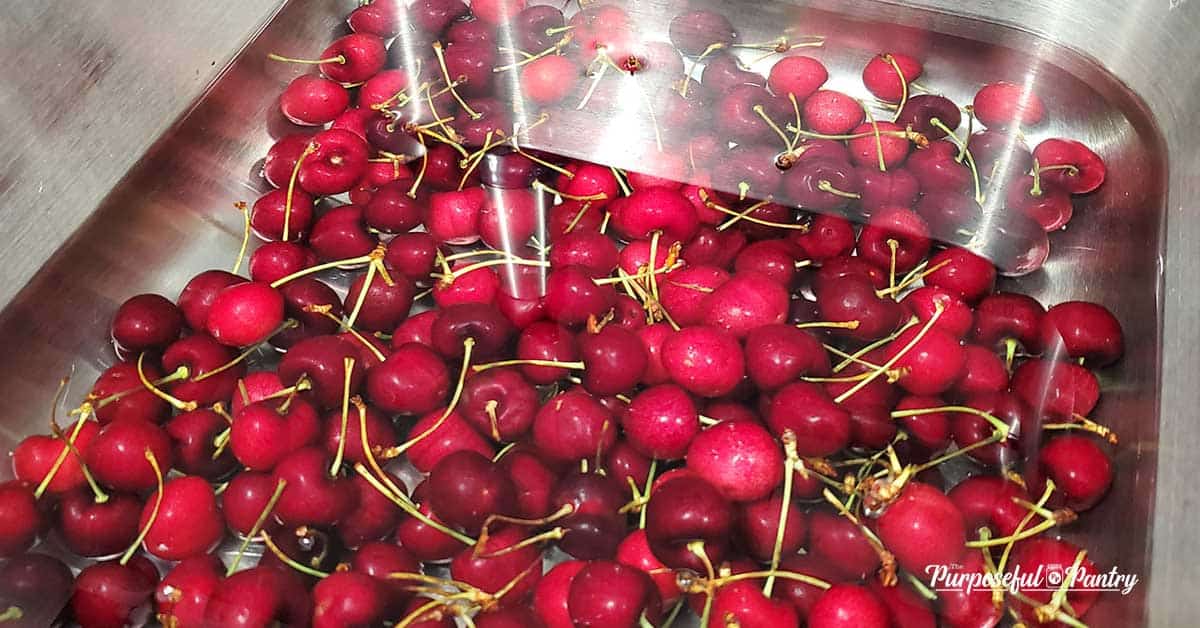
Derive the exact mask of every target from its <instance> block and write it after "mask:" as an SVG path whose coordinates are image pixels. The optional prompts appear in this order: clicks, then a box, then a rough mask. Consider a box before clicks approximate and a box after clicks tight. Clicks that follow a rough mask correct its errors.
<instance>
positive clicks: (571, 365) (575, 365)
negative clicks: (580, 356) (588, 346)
mask: <svg viewBox="0 0 1200 628" xmlns="http://www.w3.org/2000/svg"><path fill="white" fill-rule="evenodd" d="M520 365H528V366H545V367H548V368H561V369H571V370H576V371H582V370H583V369H584V363H583V362H582V361H580V362H561V361H559V360H500V361H498V362H488V363H486V364H476V365H474V366H472V367H471V370H472V371H474V372H476V373H479V372H481V371H487V370H491V369H495V368H503V367H506V366H520Z"/></svg>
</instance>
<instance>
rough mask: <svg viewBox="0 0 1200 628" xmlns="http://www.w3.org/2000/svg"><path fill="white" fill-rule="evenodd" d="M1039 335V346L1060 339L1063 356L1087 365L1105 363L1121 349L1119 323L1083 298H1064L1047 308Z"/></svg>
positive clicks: (1110, 313) (1099, 365)
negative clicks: (1063, 350)
mask: <svg viewBox="0 0 1200 628" xmlns="http://www.w3.org/2000/svg"><path fill="white" fill-rule="evenodd" d="M1040 335H1041V346H1043V347H1046V348H1049V347H1054V346H1057V344H1058V343H1059V342H1061V343H1062V345H1063V346H1064V347H1065V349H1066V351H1067V355H1069V356H1070V357H1072V358H1076V359H1078V358H1082V359H1083V360H1085V361H1086V362H1087V363H1088V364H1089V365H1091V366H1096V367H1102V366H1108V365H1109V364H1112V363H1113V362H1116V361H1117V360H1118V359H1120V357H1121V355H1122V354H1123V353H1124V352H1125V335H1124V332H1122V330H1121V323H1120V322H1119V321H1118V320H1117V318H1116V317H1115V316H1113V314H1112V312H1110V311H1109V310H1108V309H1107V308H1105V307H1104V306H1103V305H1099V304H1096V303H1089V302H1087V301H1067V302H1064V303H1059V304H1058V305H1055V306H1054V307H1052V308H1050V309H1049V310H1047V311H1046V315H1045V316H1043V317H1042V319H1041V334H1040Z"/></svg>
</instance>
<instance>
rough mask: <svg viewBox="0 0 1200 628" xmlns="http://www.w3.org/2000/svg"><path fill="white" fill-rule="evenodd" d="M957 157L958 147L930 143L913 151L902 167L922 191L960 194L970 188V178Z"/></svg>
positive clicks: (942, 143)
mask: <svg viewBox="0 0 1200 628" xmlns="http://www.w3.org/2000/svg"><path fill="white" fill-rule="evenodd" d="M957 156H958V146H956V145H954V144H952V143H950V142H948V141H945V142H932V143H931V144H929V146H927V147H925V148H920V149H918V150H916V151H913V153H912V154H911V155H909V157H908V161H906V162H905V163H904V167H905V169H907V170H908V171H910V172H912V173H913V175H914V176H915V177H916V178H917V181H919V182H920V184H921V189H922V190H926V191H929V192H937V191H946V192H958V193H962V192H965V191H966V190H967V188H969V187H970V186H971V184H972V176H971V171H970V170H969V169H968V168H967V166H965V165H963V164H962V163H959V162H958V161H957Z"/></svg>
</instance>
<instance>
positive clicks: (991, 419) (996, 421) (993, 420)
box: [891, 405, 1009, 438]
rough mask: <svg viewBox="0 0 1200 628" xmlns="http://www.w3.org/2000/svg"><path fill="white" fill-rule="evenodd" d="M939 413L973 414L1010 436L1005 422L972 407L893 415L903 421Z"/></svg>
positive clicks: (945, 407) (946, 407) (947, 407)
mask: <svg viewBox="0 0 1200 628" xmlns="http://www.w3.org/2000/svg"><path fill="white" fill-rule="evenodd" d="M939 412H962V413H965V414H973V415H975V416H977V417H979V418H981V419H983V420H985V421H987V422H988V423H991V424H992V427H993V428H995V429H996V431H997V432H999V433H1000V434H1001V435H1003V437H1004V438H1008V436H1009V426H1008V424H1006V423H1005V422H1004V421H1001V420H1000V419H998V418H996V417H995V416H994V415H992V414H989V413H987V412H984V411H983V410H980V409H978V408H972V407H971V406H953V405H951V406H938V407H936V408H914V409H912V410H895V411H893V412H892V413H891V416H892V418H893V419H902V418H905V417H910V416H922V415H925V414H936V413H939Z"/></svg>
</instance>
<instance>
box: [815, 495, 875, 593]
mask: <svg viewBox="0 0 1200 628" xmlns="http://www.w3.org/2000/svg"><path fill="white" fill-rule="evenodd" d="M808 549H809V552H810V553H811V554H812V555H813V557H814V558H815V559H816V560H817V562H820V563H822V564H823V565H826V566H828V567H829V568H830V569H832V570H833V571H835V572H837V573H839V574H841V575H842V576H843V577H845V578H852V579H859V578H864V577H867V575H868V574H871V573H872V572H874V571H875V570H876V569H878V568H879V554H877V553H876V552H875V550H874V549H873V548H872V547H871V544H870V543H869V542H868V541H867V538H866V537H865V536H864V535H863V532H862V530H861V529H859V527H858V526H856V525H854V523H852V522H851V521H850V520H849V519H846V518H845V517H843V516H841V515H839V514H837V513H832V512H827V511H823V510H818V511H815V512H813V513H811V514H810V515H809V518H808Z"/></svg>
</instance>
